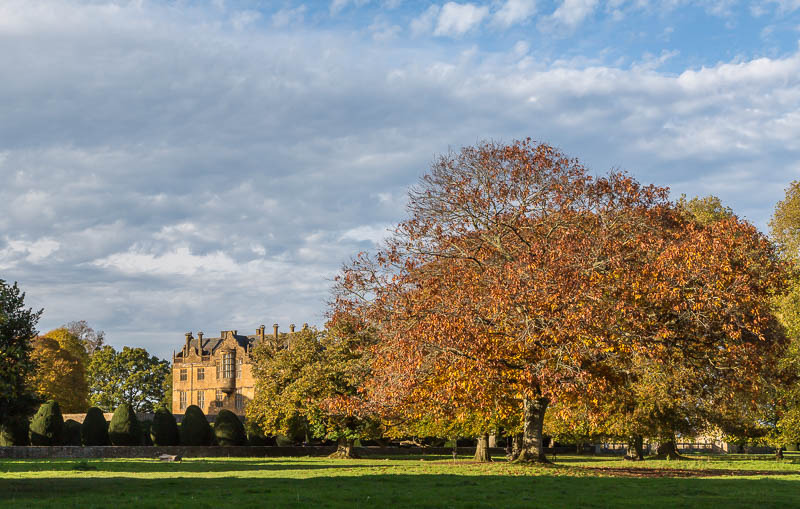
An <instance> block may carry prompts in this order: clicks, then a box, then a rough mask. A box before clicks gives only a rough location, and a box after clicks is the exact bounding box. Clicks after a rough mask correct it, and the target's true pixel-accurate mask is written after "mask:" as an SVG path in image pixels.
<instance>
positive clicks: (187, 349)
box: [183, 332, 192, 357]
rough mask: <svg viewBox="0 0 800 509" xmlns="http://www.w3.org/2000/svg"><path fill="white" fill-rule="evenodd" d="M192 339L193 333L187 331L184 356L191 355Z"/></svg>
mask: <svg viewBox="0 0 800 509" xmlns="http://www.w3.org/2000/svg"><path fill="white" fill-rule="evenodd" d="M191 341H192V333H191V332H187V333H186V348H184V349H183V356H184V357H186V356H187V355H189V343H190V342H191Z"/></svg>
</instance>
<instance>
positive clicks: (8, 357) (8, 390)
mask: <svg viewBox="0 0 800 509" xmlns="http://www.w3.org/2000/svg"><path fill="white" fill-rule="evenodd" d="M41 314H42V311H41V310H40V311H33V310H32V309H30V308H26V307H25V294H24V293H23V292H22V291H20V289H19V287H18V286H17V283H14V284H12V285H9V284H7V283H6V282H5V281H4V280H2V279H0V425H3V424H5V423H6V422H7V421H8V420H10V419H13V418H14V417H15V416H20V415H27V414H28V413H29V412H30V411H31V410H33V408H34V406H35V402H36V400H35V398H34V395H33V391H31V390H30V387H29V386H28V384H27V379H28V377H29V376H30V374H31V373H32V372H33V370H34V369H35V363H34V361H33V360H32V359H31V350H32V349H33V346H32V345H31V338H33V337H34V336H36V334H37V331H36V323H37V322H38V321H39V317H40V316H41Z"/></svg>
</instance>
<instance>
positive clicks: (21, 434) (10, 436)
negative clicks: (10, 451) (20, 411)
mask: <svg viewBox="0 0 800 509" xmlns="http://www.w3.org/2000/svg"><path fill="white" fill-rule="evenodd" d="M29 426H30V421H29V420H28V417H26V416H24V415H19V416H14V417H10V418H9V419H8V420H7V421H6V423H5V424H3V425H2V426H0V447H8V446H12V445H28V443H29V442H28V431H29Z"/></svg>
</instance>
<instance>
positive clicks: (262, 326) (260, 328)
mask: <svg viewBox="0 0 800 509" xmlns="http://www.w3.org/2000/svg"><path fill="white" fill-rule="evenodd" d="M266 328H267V326H266V325H264V324H261V327H259V330H261V337H262V338H263V337H264V334H265V330H266Z"/></svg>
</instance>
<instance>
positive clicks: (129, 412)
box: [108, 403, 142, 445]
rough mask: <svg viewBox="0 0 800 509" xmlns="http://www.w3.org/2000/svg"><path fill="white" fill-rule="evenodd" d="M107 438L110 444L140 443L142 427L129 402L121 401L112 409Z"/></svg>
mask: <svg viewBox="0 0 800 509" xmlns="http://www.w3.org/2000/svg"><path fill="white" fill-rule="evenodd" d="M108 438H109V439H110V440H111V445H141V443H142V428H141V427H140V426H139V419H137V418H136V413H134V411H133V409H132V408H131V406H130V405H129V404H127V403H123V404H121V405H120V406H119V407H117V409H116V410H114V415H113V416H112V417H111V424H109V425H108Z"/></svg>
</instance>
